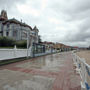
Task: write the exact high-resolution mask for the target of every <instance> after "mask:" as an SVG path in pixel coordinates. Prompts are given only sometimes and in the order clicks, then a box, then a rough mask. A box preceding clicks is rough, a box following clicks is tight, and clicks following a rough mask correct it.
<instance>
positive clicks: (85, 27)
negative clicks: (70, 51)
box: [0, 0, 90, 47]
mask: <svg viewBox="0 0 90 90" xmlns="http://www.w3.org/2000/svg"><path fill="white" fill-rule="evenodd" d="M2 9H5V10H6V11H7V14H8V18H9V19H11V18H16V19H18V20H19V21H21V19H22V21H23V22H25V23H27V24H28V25H30V26H31V27H32V28H33V27H34V26H35V25H36V26H37V28H38V29H39V34H40V35H41V38H42V41H52V42H59V43H64V44H66V45H70V46H80V47H88V46H89V45H90V0H0V11H1V10H2Z"/></svg>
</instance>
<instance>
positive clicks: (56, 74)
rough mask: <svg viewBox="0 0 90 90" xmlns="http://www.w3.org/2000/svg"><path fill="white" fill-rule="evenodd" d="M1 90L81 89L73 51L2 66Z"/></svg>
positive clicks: (0, 71)
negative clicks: (73, 59) (74, 64)
mask: <svg viewBox="0 0 90 90" xmlns="http://www.w3.org/2000/svg"><path fill="white" fill-rule="evenodd" d="M0 90H81V88H80V76H79V75H78V74H76V73H75V70H74V66H73V61H72V54H71V52H64V53H58V54H52V55H47V56H42V57H37V58H32V59H29V60H25V61H21V62H17V63H13V64H9V65H5V66H2V67H0Z"/></svg>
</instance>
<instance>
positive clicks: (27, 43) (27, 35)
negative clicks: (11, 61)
mask: <svg viewBox="0 0 90 90" xmlns="http://www.w3.org/2000/svg"><path fill="white" fill-rule="evenodd" d="M28 46H29V33H28V32H27V58H28Z"/></svg>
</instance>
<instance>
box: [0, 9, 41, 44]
mask: <svg viewBox="0 0 90 90" xmlns="http://www.w3.org/2000/svg"><path fill="white" fill-rule="evenodd" d="M38 32H39V30H38V29H37V27H36V26H35V27H34V28H33V29H32V27H31V26H29V25H27V24H26V23H23V22H22V20H21V21H18V20H16V19H15V18H12V19H8V17H7V12H6V11H5V10H2V11H1V15H0V36H5V37H10V38H13V39H15V40H26V39H27V34H29V38H31V37H32V36H33V42H34V43H38Z"/></svg>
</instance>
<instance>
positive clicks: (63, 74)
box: [1, 54, 81, 90]
mask: <svg viewBox="0 0 90 90" xmlns="http://www.w3.org/2000/svg"><path fill="white" fill-rule="evenodd" d="M67 55H68V58H67V61H65V66H63V67H62V68H60V72H57V73H56V72H48V71H40V70H38V69H24V68H20V67H15V66H16V65H17V64H21V63H25V62H29V61H30V60H26V61H22V62H17V63H13V64H10V65H6V67H1V69H9V70H13V71H19V72H24V73H30V74H33V75H41V76H46V77H53V78H56V79H55V81H54V83H53V89H52V90H81V87H80V85H79V86H76V87H72V86H73V84H75V83H73V84H72V82H71V81H70V79H71V77H70V76H71V75H74V76H75V75H76V73H75V72H74V66H73V62H72V56H71V54H67ZM33 60H35V59H33ZM77 79H78V82H80V77H79V76H78V78H77ZM76 83H77V82H76ZM74 86H75V85H74Z"/></svg>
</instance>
